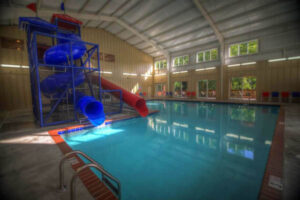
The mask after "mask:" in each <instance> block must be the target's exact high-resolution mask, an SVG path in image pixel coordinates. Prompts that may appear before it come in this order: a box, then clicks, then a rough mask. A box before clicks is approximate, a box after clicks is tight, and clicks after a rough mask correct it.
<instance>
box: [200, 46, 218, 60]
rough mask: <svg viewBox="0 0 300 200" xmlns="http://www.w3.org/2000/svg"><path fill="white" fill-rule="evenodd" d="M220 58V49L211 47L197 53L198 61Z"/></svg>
mask: <svg viewBox="0 0 300 200" xmlns="http://www.w3.org/2000/svg"><path fill="white" fill-rule="evenodd" d="M217 59H218V49H210V50H207V51H201V52H198V53H197V63H199V62H207V61H213V60H217Z"/></svg>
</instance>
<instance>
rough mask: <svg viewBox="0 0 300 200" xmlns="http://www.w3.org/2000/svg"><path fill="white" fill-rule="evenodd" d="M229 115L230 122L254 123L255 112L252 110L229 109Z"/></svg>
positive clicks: (241, 108)
mask: <svg viewBox="0 0 300 200" xmlns="http://www.w3.org/2000/svg"><path fill="white" fill-rule="evenodd" d="M229 115H230V118H231V119H232V120H238V121H244V122H255V117H256V110H255V109H254V108H243V107H238V108H232V107H229Z"/></svg>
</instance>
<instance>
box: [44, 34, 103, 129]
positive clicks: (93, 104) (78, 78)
mask: <svg viewBox="0 0 300 200" xmlns="http://www.w3.org/2000/svg"><path fill="white" fill-rule="evenodd" d="M60 36H63V37H67V38H71V39H76V40H78V41H75V42H72V45H71V44H70V42H69V41H68V40H64V39H59V40H58V43H59V44H58V45H56V46H53V47H51V48H49V49H48V50H47V51H46V52H45V54H44V61H45V63H46V64H63V63H67V62H68V59H69V57H70V56H73V59H74V60H76V59H79V58H81V57H82V56H83V55H84V54H85V52H86V47H85V45H84V43H83V42H81V40H80V38H79V37H78V36H76V35H73V34H60ZM71 46H72V50H71ZM70 53H71V54H72V55H70ZM74 78H75V80H74V82H75V86H78V85H80V84H82V83H83V82H84V80H85V75H84V73H83V72H81V71H79V70H75V72H74ZM71 87H72V71H71V70H69V71H67V72H64V73H56V74H52V75H50V76H48V77H46V78H45V79H44V80H43V81H42V82H41V90H42V92H43V94H44V95H45V96H46V97H48V98H50V97H54V98H59V97H60V96H61V95H62V92H64V91H65V90H66V89H67V88H71ZM75 95H76V97H75V98H76V106H75V107H76V109H77V110H78V111H80V112H81V113H82V114H84V115H85V116H86V117H87V118H88V120H89V121H90V122H91V123H92V124H93V125H94V126H99V125H101V124H102V123H103V122H104V121H105V113H104V109H103V105H102V103H101V102H99V101H97V100H96V99H95V98H94V97H91V96H86V95H84V94H83V93H81V92H76V94H75ZM69 99H70V101H71V102H72V99H73V95H70V96H69Z"/></svg>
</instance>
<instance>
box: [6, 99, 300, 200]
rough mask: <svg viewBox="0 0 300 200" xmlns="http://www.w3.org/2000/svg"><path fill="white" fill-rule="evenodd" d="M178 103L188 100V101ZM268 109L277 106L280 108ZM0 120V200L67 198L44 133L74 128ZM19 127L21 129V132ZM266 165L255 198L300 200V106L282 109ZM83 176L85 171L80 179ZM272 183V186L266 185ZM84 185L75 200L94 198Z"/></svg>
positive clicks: (20, 118) (27, 117)
mask: <svg viewBox="0 0 300 200" xmlns="http://www.w3.org/2000/svg"><path fill="white" fill-rule="evenodd" d="M170 100H174V99H173V98H172V99H170ZM178 100H181V101H186V100H187V99H181V98H180V99H178ZM193 101H196V100H193ZM221 103H226V101H225V102H224V101H221ZM230 103H235V102H230ZM236 103H241V102H236ZM244 103H245V102H244ZM247 104H248V103H247ZM264 105H265V104H264ZM272 105H278V103H274V104H272ZM3 119H4V120H3ZM0 120H1V121H0V151H1V152H0V156H1V157H0V159H1V167H0V197H1V199H69V190H68V191H67V192H64V193H58V192H56V189H57V185H58V163H59V161H60V159H61V158H62V156H63V154H62V151H61V147H59V146H58V145H55V143H57V141H56V142H55V139H54V138H53V136H50V135H49V134H48V132H47V131H48V130H50V129H57V128H66V127H68V126H70V125H71V126H72V124H68V125H65V126H57V127H47V128H39V127H37V126H36V125H32V124H34V123H33V122H34V119H33V118H32V115H31V114H25V112H21V114H20V113H18V112H11V113H8V114H6V115H4V117H3V115H2V117H1V115H0ZM30 124H31V125H30ZM73 125H74V124H73ZM22 126H23V129H21V130H20V127H21V128H22ZM55 137H56V136H55ZM58 143H59V142H58ZM63 151H64V150H63ZM79 164H80V161H78V163H77V166H76V164H75V166H74V162H72V163H70V162H69V163H68V164H66V166H65V167H66V168H67V169H66V170H65V172H66V179H65V180H70V178H71V175H72V173H73V170H72V168H73V169H74V167H75V168H77V167H78V166H79ZM267 166H268V167H267V169H266V173H265V176H264V180H263V185H262V189H261V193H260V196H259V199H287V200H288V199H300V198H299V197H300V195H299V193H300V192H299V187H298V186H299V185H300V172H299V167H300V105H299V104H284V105H281V109H280V114H279V118H278V121H277V127H276V130H275V133H274V137H273V141H272V146H271V150H270V156H269V160H268V164H267ZM86 173H88V172H85V173H83V174H86ZM88 177H89V176H88ZM88 177H86V178H88ZM82 178H83V177H82ZM88 179H89V182H93V181H94V180H95V178H91V177H89V178H88ZM271 179H273V180H275V182H274V181H273V182H272V181H270V180H271ZM86 181H87V180H85V179H83V181H82V180H79V181H78V183H77V184H79V185H78V187H77V189H78V191H77V197H78V199H93V198H94V197H95V196H94V195H91V191H90V189H86V187H84V185H86V184H87V183H85V182H86ZM276 181H277V182H276ZM66 182H67V183H68V182H69V181H66ZM281 182H283V190H281V189H279V187H280V184H279V185H276V184H275V185H274V183H281ZM90 184H91V183H90ZM92 185H93V184H92ZM278 186H279V187H278ZM94 187H95V186H94ZM94 190H95V188H94ZM2 197H5V198H2ZM103 197H104V196H102V198H101V199H103ZM104 199H106V198H104Z"/></svg>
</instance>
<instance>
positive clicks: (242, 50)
mask: <svg viewBox="0 0 300 200" xmlns="http://www.w3.org/2000/svg"><path fill="white" fill-rule="evenodd" d="M247 46H248V45H247V43H241V44H240V55H246V54H247Z"/></svg>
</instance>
